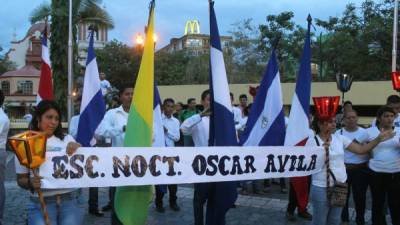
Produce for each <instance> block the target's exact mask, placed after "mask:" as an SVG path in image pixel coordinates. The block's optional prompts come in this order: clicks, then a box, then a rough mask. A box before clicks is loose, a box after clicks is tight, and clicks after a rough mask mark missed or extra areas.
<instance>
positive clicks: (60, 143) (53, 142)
mask: <svg viewBox="0 0 400 225" xmlns="http://www.w3.org/2000/svg"><path fill="white" fill-rule="evenodd" d="M70 142H75V140H74V138H73V137H72V136H71V135H66V136H65V137H64V140H61V139H59V138H58V137H56V136H54V135H53V136H51V137H50V138H47V143H46V151H47V152H66V151H67V145H68V143H70ZM14 158H15V172H16V173H17V174H28V173H29V170H28V169H27V168H26V167H24V166H22V165H21V164H20V163H19V161H18V158H17V157H14ZM39 171H40V167H39ZM30 174H31V176H33V173H32V172H31V173H30ZM74 190H76V189H75V188H69V189H66V188H64V189H42V192H43V196H53V195H57V194H64V193H68V192H71V191H74ZM34 196H37V193H36V192H35V194H34Z"/></svg>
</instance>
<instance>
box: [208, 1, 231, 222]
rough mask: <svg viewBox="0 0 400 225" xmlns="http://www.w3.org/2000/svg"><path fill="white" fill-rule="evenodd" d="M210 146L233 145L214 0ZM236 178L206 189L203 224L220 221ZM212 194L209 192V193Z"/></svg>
mask: <svg viewBox="0 0 400 225" xmlns="http://www.w3.org/2000/svg"><path fill="white" fill-rule="evenodd" d="M210 99H211V102H210V107H211V112H212V113H211V116H210V136H209V145H210V146H237V145H238V142H237V136H236V130H235V122H234V119H233V113H232V104H231V99H230V95H229V86H228V79H227V77H226V71H225V63H224V57H223V52H222V48H221V41H220V37H219V32H218V25H217V19H216V16H215V12H214V2H210ZM236 188H237V182H220V183H216V184H215V191H214V192H211V193H208V195H209V196H208V197H209V198H208V200H207V216H206V224H207V225H224V224H225V214H226V212H227V211H228V210H229V209H230V208H232V207H233V205H234V203H235V201H236V199H237V191H236ZM210 195H212V196H210Z"/></svg>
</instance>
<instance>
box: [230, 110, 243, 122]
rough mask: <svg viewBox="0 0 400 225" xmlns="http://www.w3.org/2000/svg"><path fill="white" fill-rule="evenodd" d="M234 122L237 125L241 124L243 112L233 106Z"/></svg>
mask: <svg viewBox="0 0 400 225" xmlns="http://www.w3.org/2000/svg"><path fill="white" fill-rule="evenodd" d="M232 113H233V120H234V121H235V125H237V124H239V123H240V120H241V118H242V110H240V108H239V107H236V106H232Z"/></svg>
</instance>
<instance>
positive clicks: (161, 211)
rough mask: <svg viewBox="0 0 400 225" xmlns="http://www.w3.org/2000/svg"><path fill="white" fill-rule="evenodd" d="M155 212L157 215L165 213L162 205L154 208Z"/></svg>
mask: <svg viewBox="0 0 400 225" xmlns="http://www.w3.org/2000/svg"><path fill="white" fill-rule="evenodd" d="M156 211H157V212H159V213H165V208H164V206H162V205H159V206H156Z"/></svg>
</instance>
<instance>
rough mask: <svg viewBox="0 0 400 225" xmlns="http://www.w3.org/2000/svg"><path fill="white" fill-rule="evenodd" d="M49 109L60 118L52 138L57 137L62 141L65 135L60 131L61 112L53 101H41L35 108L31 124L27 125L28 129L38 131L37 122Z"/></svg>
mask: <svg viewBox="0 0 400 225" xmlns="http://www.w3.org/2000/svg"><path fill="white" fill-rule="evenodd" d="M50 109H54V110H56V112H57V113H58V116H59V118H60V122H59V124H58V126H57V128H56V129H55V130H54V136H56V137H58V138H59V139H61V140H64V137H65V134H64V132H63V131H62V127H61V110H60V108H59V107H58V105H57V103H56V102H54V101H49V100H43V101H41V102H40V103H39V104H38V105H37V106H36V109H35V112H34V113H33V117H32V120H31V123H30V124H29V129H32V130H35V131H40V129H39V121H40V120H41V118H42V116H43V114H44V113H46V112H47V111H48V110H50Z"/></svg>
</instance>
